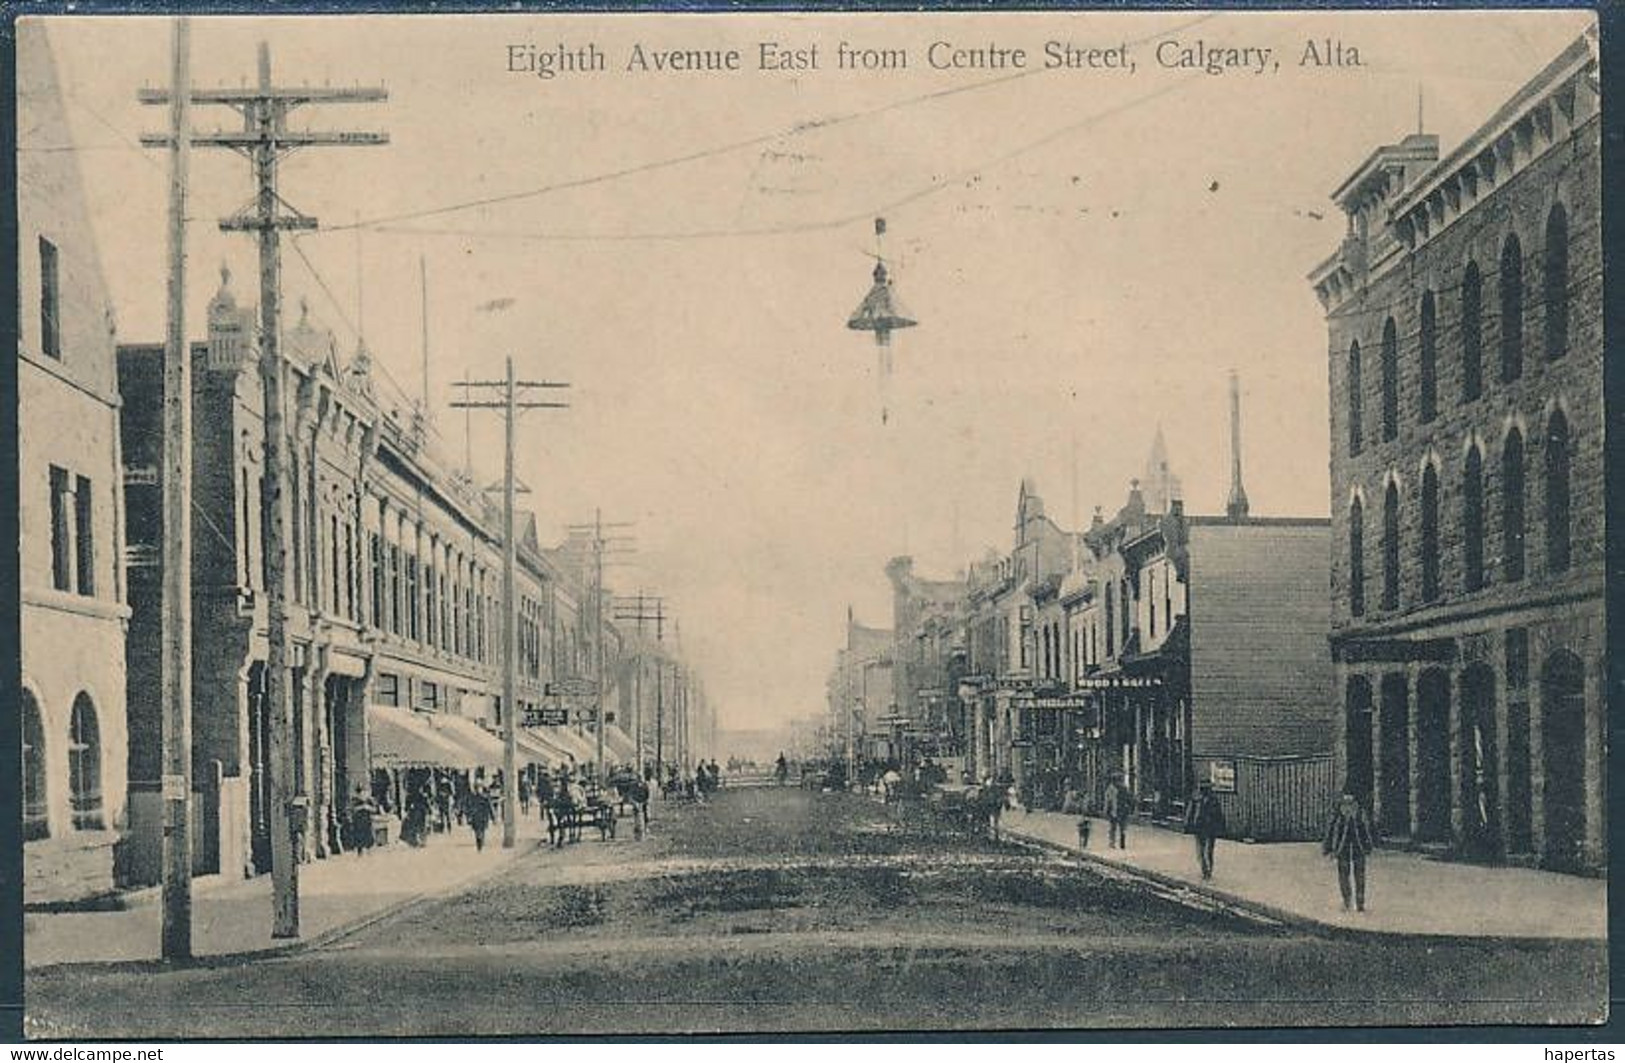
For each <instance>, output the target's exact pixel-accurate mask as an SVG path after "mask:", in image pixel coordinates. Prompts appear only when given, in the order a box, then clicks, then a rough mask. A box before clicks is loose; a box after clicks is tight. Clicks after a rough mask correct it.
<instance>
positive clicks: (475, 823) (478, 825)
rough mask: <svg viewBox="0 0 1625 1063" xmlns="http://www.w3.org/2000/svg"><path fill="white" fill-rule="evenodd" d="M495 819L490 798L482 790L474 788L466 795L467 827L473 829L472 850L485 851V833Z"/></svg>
mask: <svg viewBox="0 0 1625 1063" xmlns="http://www.w3.org/2000/svg"><path fill="white" fill-rule="evenodd" d="M495 818H496V812H495V810H494V809H493V808H492V807H491V798H490V795H489V794H487V793H486V792H485V791H484V790H483V789H480V788H478V787H476V788H475V789H474V790H472V791H470V793H469V795H468V825H469V826H470V827H472V828H474V848H475V849H476V850H479V851H483V850H484V849H485V832H486V831H487V830H489V829H490V827H491V820H493V819H495Z"/></svg>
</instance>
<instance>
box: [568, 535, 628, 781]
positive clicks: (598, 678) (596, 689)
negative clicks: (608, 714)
mask: <svg viewBox="0 0 1625 1063" xmlns="http://www.w3.org/2000/svg"><path fill="white" fill-rule="evenodd" d="M630 527H632V523H631V522H630V521H612V522H609V523H605V521H604V511H603V510H601V509H599V510H594V511H593V518H592V523H591V524H571V525H569V526H568V528H567V530H569V531H573V532H589V533H591V535H592V557H593V584H592V619H593V624H592V644H593V659H594V662H595V663H594V665H593V705H594V710H593V712H594V716H593V719H594V720H595V721H596V723H595V730H596V731H597V732H598V752H597V757H598V778H599V779H603V778H604V688H605V686H606V684H605V682H604V621H605V620H606V619H607V617H605V616H604V548H605V547H606V546H609V545H610V544H611V543H615V544H624V543H627V542H630V541H631V540H630V539H629V538H628V537H626V536H614V537H612V538H605V537H604V529H605V528H630Z"/></svg>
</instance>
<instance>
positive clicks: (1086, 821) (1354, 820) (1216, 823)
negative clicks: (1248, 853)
mask: <svg viewBox="0 0 1625 1063" xmlns="http://www.w3.org/2000/svg"><path fill="white" fill-rule="evenodd" d="M1133 805H1134V802H1133V798H1132V797H1131V795H1130V794H1129V791H1128V789H1127V787H1125V786H1124V785H1123V784H1122V783H1121V782H1120V781H1119V780H1117V779H1113V780H1111V782H1109V783H1108V784H1107V786H1106V792H1105V794H1104V795H1103V798H1102V800H1101V807H1100V811H1101V813H1102V814H1103V815H1104V817H1105V819H1106V824H1107V827H1108V830H1109V838H1108V847H1109V848H1112V849H1125V850H1126V849H1127V848H1128V821H1129V816H1130V814H1131V813H1132V811H1133ZM1090 826H1091V819H1090V816H1089V814H1088V813H1085V814H1084V815H1083V816H1082V817H1080V819H1079V820H1078V846H1079V848H1088V846H1089V833H1090ZM1225 827H1226V824H1225V818H1224V807H1223V806H1222V805H1221V804H1220V803H1219V798H1218V796H1217V795H1215V794H1214V792H1213V784H1212V783H1209V782H1204V783H1202V784H1201V785H1200V786H1198V787H1197V792H1196V796H1195V797H1193V798H1192V799H1191V801H1190V803H1189V804H1188V805H1187V806H1186V808H1185V819H1184V828H1185V833H1186V834H1189V835H1190V836H1191V838H1192V840H1193V841H1194V842H1195V847H1196V867H1197V871H1198V872H1199V873H1200V874H1201V876H1202V880H1203V881H1204V882H1206V881H1210V880H1212V878H1213V866H1214V855H1215V852H1216V850H1217V848H1218V840H1219V838H1220V837H1222V836H1223V835H1224V832H1225ZM1375 848H1376V836H1375V834H1374V833H1373V831H1372V829H1371V819H1370V817H1369V816H1368V815H1367V814H1366V811H1365V809H1364V808H1362V807H1361V805H1360V802H1359V799H1358V798H1357V797H1355V795H1354V794H1352V793H1344V794H1343V795H1342V797H1341V799H1340V800H1339V801H1338V803H1337V805H1336V807H1335V808H1334V809H1333V810H1332V814H1331V816H1330V818H1329V819H1328V821H1327V824H1326V832H1325V834H1324V836H1323V837H1322V839H1321V852H1322V853H1323V854H1324V855H1325V856H1326V857H1328V858H1330V859H1333V860H1335V861H1336V863H1337V886H1338V890H1339V892H1340V893H1341V894H1342V897H1343V910H1344V911H1348V910H1349V909H1350V907H1351V906H1352V907H1353V908H1354V909H1355V910H1357V911H1361V912H1363V911H1365V886H1366V857H1367V856H1369V855H1370V853H1371V851H1372V850H1373V849H1375Z"/></svg>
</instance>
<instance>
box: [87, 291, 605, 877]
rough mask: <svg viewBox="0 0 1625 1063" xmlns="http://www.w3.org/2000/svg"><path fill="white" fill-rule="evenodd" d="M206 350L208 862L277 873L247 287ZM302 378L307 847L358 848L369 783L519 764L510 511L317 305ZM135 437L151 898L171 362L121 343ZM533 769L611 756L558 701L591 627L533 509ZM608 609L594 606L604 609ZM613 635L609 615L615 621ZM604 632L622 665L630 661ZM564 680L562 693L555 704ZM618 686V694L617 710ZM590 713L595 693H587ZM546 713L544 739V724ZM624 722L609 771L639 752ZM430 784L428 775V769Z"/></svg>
mask: <svg viewBox="0 0 1625 1063" xmlns="http://www.w3.org/2000/svg"><path fill="white" fill-rule="evenodd" d="M208 327H209V332H208V339H207V341H206V342H205V343H202V344H197V345H195V346H194V348H193V352H192V357H193V377H192V385H193V417H194V425H195V428H194V438H193V446H194V452H193V453H194V458H193V469H194V473H193V495H194V497H193V503H194V505H193V527H192V542H193V556H192V565H193V579H192V589H193V697H192V736H193V773H194V780H195V783H194V794H193V798H194V802H195V811H194V815H193V821H194V823H195V824H196V830H197V832H198V837H197V839H196V844H195V845H194V849H193V851H194V862H195V871H196V872H197V873H200V874H209V873H217V872H218V873H226V874H242V873H246V874H257V873H262V872H264V871H266V870H269V868H270V850H271V846H270V829H271V828H270V822H271V819H270V809H269V802H270V800H271V797H270V795H271V792H272V791H271V785H270V775H269V767H268V746H269V739H270V727H271V713H270V712H269V711H268V706H267V704H266V700H265V697H264V673H265V661H266V654H267V648H268V643H267V635H266V620H267V611H266V596H265V589H264V588H265V581H264V546H263V542H262V538H261V536H262V527H261V524H262V517H261V506H262V501H263V499H262V479H263V475H264V472H263V440H264V431H265V428H264V422H263V419H262V417H261V409H262V391H261V386H260V376H259V355H258V347H257V340H256V328H255V317H254V315H253V313H252V312H251V311H249V310H247V309H245V308H242V307H239V306H238V305H237V301H236V299H235V297H234V295H233V293H232V291H231V288H230V285H229V275H223V277H222V284H221V288H220V290H219V292H218V293H217V294H216V296H215V298H214V299H213V301H212V302H211V303H210V307H209V321H208ZM283 351H284V354H285V357H286V360H287V367H288V373H289V379H290V387H289V389H288V390H289V396H290V401H289V407H290V413H289V417H288V421H287V424H288V439H287V440H286V450H285V453H286V454H287V456H288V461H287V491H286V496H287V498H288V501H289V511H290V520H289V522H288V538H289V542H288V548H289V565H288V580H289V601H288V615H289V621H288V630H289V637H290V642H291V646H292V654H291V658H292V671H293V675H292V690H293V695H292V708H293V725H292V731H293V733H292V749H293V757H292V761H293V763H292V770H293V776H294V778H293V784H294V792H295V794H296V795H297V796H298V798H300V799H302V801H303V802H304V803H305V807H307V808H308V809H309V824H310V829H308V830H306V831H304V832H303V834H302V837H301V839H300V852H301V855H302V857H304V858H307V859H308V858H319V857H322V856H325V855H327V854H328V853H329V852H330V851H331V850H332V849H333V848H335V847H336V846H338V845H339V844H341V842H340V839H339V838H338V836H337V831H336V829H335V827H336V820H337V813H338V812H339V811H341V810H342V809H343V807H344V804H345V801H346V800H347V798H348V795H350V794H351V793H353V792H354V790H355V788H356V787H357V786H358V785H360V786H368V787H370V788H371V789H372V790H373V792H374V793H375V794H376V795H377V796H379V797H380V798H386V797H387V798H388V799H389V801H390V802H391V803H392V804H393V805H394V806H395V807H397V808H398V807H400V804H401V796H400V790H401V787H402V785H403V784H409V783H413V782H415V781H417V780H419V779H421V777H422V774H423V773H425V772H427V771H428V770H430V769H432V768H445V769H453V770H456V771H467V772H471V773H473V774H474V775H475V776H477V775H478V774H479V773H481V772H494V770H495V769H496V768H497V767H498V766H500V764H501V763H502V759H503V752H502V743H501V742H500V741H499V740H498V738H497V733H498V732H500V731H501V730H502V729H504V728H505V726H506V722H507V719H508V713H509V711H510V709H509V707H508V706H505V705H504V704H503V703H502V696H501V694H502V675H501V662H502V652H503V646H502V640H503V619H502V609H501V603H502V589H501V587H502V576H501V573H502V550H501V538H500V536H501V527H502V524H501V517H500V513H499V512H498V511H497V509H496V507H495V506H494V505H493V504H492V503H491V501H490V500H489V499H488V498H486V497H485V496H484V494H483V492H481V490H480V489H479V487H478V486H477V485H476V484H475V483H474V481H473V480H472V479H471V477H470V475H469V474H468V473H467V472H466V471H463V470H457V469H453V468H452V467H451V466H449V465H448V464H447V463H446V462H445V461H444V460H442V459H441V458H440V457H439V455H438V447H437V446H436V445H435V440H434V438H433V436H432V433H431V432H430V431H429V429H428V426H427V425H426V424H425V422H424V420H423V417H422V413H421V411H419V410H416V409H407V410H404V411H402V410H396V409H389V408H386V406H385V402H384V400H383V398H382V397H381V396H380V395H379V394H378V392H377V390H376V389H375V386H374V382H373V377H372V370H371V356H370V354H369V353H368V351H367V349H366V347H365V346H364V345H360V346H358V348H357V350H356V351H355V352H354V353H353V355H352V356H351V358H350V359H349V360H348V362H347V363H344V364H341V363H340V360H339V358H338V354H337V351H336V348H335V343H334V340H333V338H332V336H331V334H330V333H328V332H326V331H324V330H322V329H319V328H317V327H316V326H315V325H314V324H313V323H311V321H310V320H309V318H308V314H307V313H306V312H305V311H303V310H301V311H300V317H299V319H298V321H297V322H296V323H295V324H294V326H293V327H292V328H289V329H287V330H286V331H285V333H284V336H283ZM119 362H120V373H119V382H120V386H121V387H122V389H123V393H124V395H125V398H126V402H125V410H124V419H123V425H122V430H123V434H124V437H125V440H126V447H127V449H128V452H129V453H128V461H129V469H128V472H127V475H128V477H129V479H130V481H131V487H130V491H131V494H132V504H131V506H130V509H129V534H130V537H131V542H132V556H133V557H135V558H137V559H138V561H139V563H138V564H137V565H136V566H135V568H134V569H133V575H132V605H133V606H134V613H133V615H132V619H131V628H132V631H131V639H130V655H129V656H130V668H131V675H132V683H131V696H130V698H129V720H130V727H131V730H132V733H133V735H134V736H135V739H136V740H132V742H131V746H130V755H129V763H130V778H131V791H132V796H131V808H132V815H131V831H130V837H129V844H128V846H127V847H126V848H127V852H126V854H125V859H124V860H123V861H122V864H121V872H122V878H123V880H124V881H125V882H126V883H128V884H131V885H139V884H142V883H146V882H151V881H154V880H155V879H156V876H157V874H158V855H159V853H160V851H161V849H160V846H161V829H162V824H161V818H160V814H159V813H160V811H161V810H160V808H159V802H158V790H157V780H158V778H159V776H158V772H159V755H160V749H161V744H160V741H161V740H160V732H159V719H160V713H161V705H160V701H159V685H158V684H159V676H158V673H157V667H156V663H157V662H156V657H155V655H154V654H153V653H152V652H151V647H155V646H157V644H158V639H159V637H160V634H161V630H162V628H161V622H162V618H161V610H160V608H159V602H158V594H159V579H160V578H161V570H160V569H159V568H158V562H159V555H160V545H161V542H162V536H163V527H162V517H161V484H160V483H159V482H158V479H157V476H156V474H155V472H154V471H153V464H154V462H155V461H156V455H157V454H158V453H159V450H160V448H161V446H162V438H163V433H162V424H161V421H160V420H159V415H160V410H161V405H162V404H161V398H162V374H161V363H162V349H161V348H160V347H156V346H150V345H149V346H126V347H123V348H121V349H120V351H119ZM515 538H516V543H515V552H516V556H517V587H516V619H517V646H518V689H517V695H518V697H517V704H516V706H514V707H513V709H512V711H513V712H514V713H515V714H516V718H517V722H518V723H519V724H520V729H519V740H518V745H519V754H520V755H519V763H520V765H521V766H525V765H537V766H541V765H547V766H557V765H560V764H571V763H573V764H576V765H583V766H584V765H586V764H588V763H590V762H593V761H595V760H596V759H597V745H596V741H594V740H591V735H590V731H589V732H588V734H587V736H586V737H584V736H583V733H582V732H583V731H584V730H586V728H584V726H583V722H582V720H581V719H580V714H579V712H578V713H577V714H576V719H574V720H568V719H567V720H566V721H564V722H554V721H550V720H545V719H542V718H541V715H542V714H541V713H540V711H539V710H540V709H541V708H542V706H543V705H544V703H547V702H548V701H549V700H550V698H556V697H558V696H559V695H558V693H557V692H558V690H559V688H560V687H561V686H563V685H565V684H566V683H567V682H568V683H570V684H573V685H574V686H577V687H579V686H580V684H581V683H583V682H584V681H587V680H589V679H590V677H591V670H592V667H593V664H592V660H591V654H590V653H589V652H588V650H589V647H590V646H591V639H590V625H589V631H588V635H587V637H585V638H584V637H583V634H582V631H583V625H582V623H581V622H580V620H579V619H578V615H579V613H580V611H581V609H580V602H581V601H582V600H583V598H584V597H585V596H586V594H587V592H585V591H584V590H583V589H582V587H581V585H580V581H579V580H578V579H576V578H575V576H574V575H573V574H572V572H571V571H570V570H568V569H567V568H565V567H561V566H560V565H559V564H558V563H557V562H556V559H555V558H554V557H552V556H550V554H553V553H555V552H551V551H544V550H543V549H542V548H541V547H540V545H539V544H538V542H537V538H536V531H535V523H534V519H533V518H527V519H525V522H524V524H523V525H522V526H521V528H520V532H519V534H517V535H516V537H515ZM588 612H589V615H590V612H591V611H590V610H589V611H588ZM606 626H607V625H606ZM611 635H612V633H611V634H610V635H606V638H605V643H606V646H607V647H609V651H610V652H609V653H608V654H606V657H607V658H608V659H609V661H610V662H611V664H613V662H614V660H615V658H616V656H617V655H618V650H616V648H615V647H616V646H617V645H618V643H616V642H615V640H614V639H613V637H611ZM550 691H553V692H554V693H553V694H550V693H549V692H550ZM615 697H616V695H615V694H614V692H613V691H611V692H610V694H609V695H608V696H607V698H606V700H607V703H608V704H609V706H610V707H611V711H613V706H614V705H615ZM587 700H589V701H590V700H591V699H590V696H589V697H588V699H587ZM526 724H533V725H534V726H525V725H526ZM629 748H630V742H629V740H626V739H625V736H621V735H619V734H618V733H617V735H616V737H615V738H614V739H613V740H609V734H608V732H607V731H606V758H605V759H612V757H614V758H620V757H622V756H623V755H625V754H627V752H628V750H629ZM414 773H416V774H414Z"/></svg>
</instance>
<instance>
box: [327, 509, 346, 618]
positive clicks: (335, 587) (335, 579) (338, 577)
mask: <svg viewBox="0 0 1625 1063" xmlns="http://www.w3.org/2000/svg"><path fill="white" fill-rule="evenodd" d="M327 524H328V535H329V538H328V540H327V547H328V555H329V556H330V557H331V558H332V564H331V565H330V566H329V567H328V571H327V582H328V587H329V595H330V597H329V598H328V602H327V607H328V608H329V609H331V610H332V611H333V612H335V613H337V614H339V615H340V616H343V615H344V571H343V567H344V566H343V563H342V562H341V561H340V559H339V545H340V543H341V541H342V536H340V535H339V519H338V517H337V516H330V517H328V518H327Z"/></svg>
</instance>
